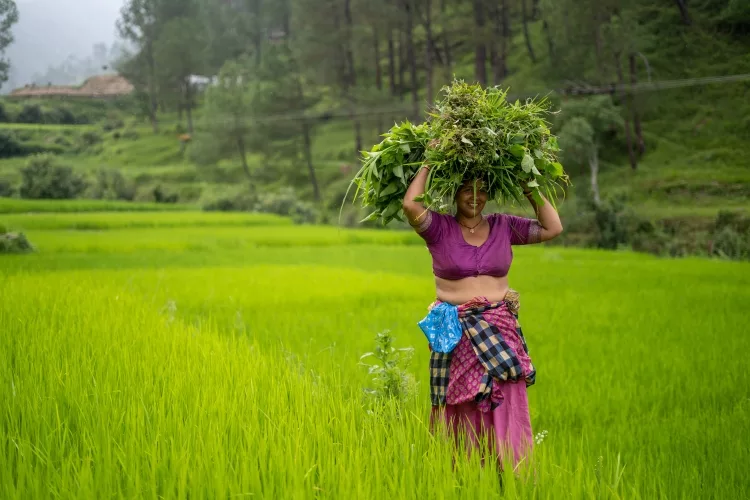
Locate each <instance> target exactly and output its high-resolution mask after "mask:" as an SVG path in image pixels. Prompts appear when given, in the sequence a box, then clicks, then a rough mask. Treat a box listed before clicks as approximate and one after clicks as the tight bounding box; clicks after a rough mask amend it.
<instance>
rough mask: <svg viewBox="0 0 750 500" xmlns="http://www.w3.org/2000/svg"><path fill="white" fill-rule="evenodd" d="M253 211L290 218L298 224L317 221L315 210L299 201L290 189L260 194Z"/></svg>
mask: <svg viewBox="0 0 750 500" xmlns="http://www.w3.org/2000/svg"><path fill="white" fill-rule="evenodd" d="M255 211H256V212H264V213H270V214H277V215H283V216H285V217H291V218H292V220H293V221H294V222H297V223H298V224H305V223H314V222H316V221H317V219H318V212H317V210H316V209H315V208H314V207H313V206H312V205H311V204H309V203H306V202H304V201H301V200H300V199H299V197H298V196H297V195H296V193H295V192H294V189H292V188H290V187H285V188H282V189H281V190H279V191H278V192H275V193H274V192H267V193H262V194H261V195H260V196H259V197H258V202H257V203H256V206H255Z"/></svg>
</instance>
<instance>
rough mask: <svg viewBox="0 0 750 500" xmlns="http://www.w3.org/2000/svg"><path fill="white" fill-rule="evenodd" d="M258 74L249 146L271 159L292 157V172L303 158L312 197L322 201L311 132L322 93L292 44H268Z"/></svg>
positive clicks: (294, 174)
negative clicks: (313, 156)
mask: <svg viewBox="0 0 750 500" xmlns="http://www.w3.org/2000/svg"><path fill="white" fill-rule="evenodd" d="M256 77H257V81H256V85H254V86H253V90H252V93H253V100H252V102H253V114H254V117H253V118H254V126H253V128H252V133H251V135H250V141H249V145H250V147H251V148H252V149H253V151H256V152H260V153H262V154H263V155H264V156H265V157H266V159H267V160H269V161H272V160H274V159H284V160H289V161H290V162H291V165H292V173H291V175H292V176H296V174H297V172H298V169H297V165H298V164H299V163H300V162H304V163H305V165H306V168H307V177H308V180H309V182H310V186H311V187H312V191H313V198H314V199H315V201H320V186H319V185H318V180H317V176H316V174H315V168H314V165H313V160H312V134H313V129H314V126H315V123H316V121H317V120H316V118H315V116H314V115H312V113H311V110H312V109H313V108H314V106H315V105H316V104H317V103H318V102H319V101H320V95H319V94H318V93H317V92H316V91H315V89H316V87H315V86H314V85H310V84H309V82H307V81H306V76H305V75H304V73H303V72H302V68H301V66H300V64H299V63H298V59H297V56H296V54H295V53H294V50H293V46H292V44H291V43H284V44H280V45H275V46H269V47H267V48H266V50H265V51H264V53H263V63H262V65H261V67H260V68H258V71H257V74H256ZM290 110H293V111H292V112H291V113H290ZM292 180H294V179H292Z"/></svg>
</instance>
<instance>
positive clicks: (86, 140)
mask: <svg viewBox="0 0 750 500" xmlns="http://www.w3.org/2000/svg"><path fill="white" fill-rule="evenodd" d="M100 142H102V136H100V135H99V134H97V133H96V132H94V131H93V130H87V131H86V132H84V133H83V134H81V144H82V145H83V147H84V148H88V147H90V146H94V145H96V144H99V143H100Z"/></svg>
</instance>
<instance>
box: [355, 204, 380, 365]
mask: <svg viewBox="0 0 750 500" xmlns="http://www.w3.org/2000/svg"><path fill="white" fill-rule="evenodd" d="M378 217H380V210H375V211H374V212H373V213H371V214H370V215H368V216H367V217H365V218H364V219H362V220H361V221H359V223H360V224H362V223H363V222H372V221H375V220H378ZM360 359H361V358H360Z"/></svg>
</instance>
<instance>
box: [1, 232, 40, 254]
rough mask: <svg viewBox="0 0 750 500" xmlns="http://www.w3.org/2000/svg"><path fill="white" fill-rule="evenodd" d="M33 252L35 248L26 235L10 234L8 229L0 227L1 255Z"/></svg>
mask: <svg viewBox="0 0 750 500" xmlns="http://www.w3.org/2000/svg"><path fill="white" fill-rule="evenodd" d="M33 251H34V247H33V246H32V245H31V243H29V240H27V239H26V235H24V234H23V233H10V232H8V231H7V229H6V228H4V227H3V226H0V254H3V253H28V252H33Z"/></svg>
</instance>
